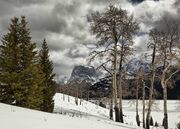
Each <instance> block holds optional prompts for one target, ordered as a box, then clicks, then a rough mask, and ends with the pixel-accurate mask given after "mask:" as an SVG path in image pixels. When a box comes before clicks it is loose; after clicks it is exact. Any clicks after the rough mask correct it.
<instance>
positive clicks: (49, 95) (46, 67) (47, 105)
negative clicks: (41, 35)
mask: <svg viewBox="0 0 180 129" xmlns="http://www.w3.org/2000/svg"><path fill="white" fill-rule="evenodd" d="M39 56H40V67H41V70H42V71H43V73H44V74H45V80H44V82H43V85H44V90H43V104H42V110H43V111H46V112H53V109H54V100H53V96H54V94H55V93H56V83H55V81H54V80H53V78H54V76H55V74H53V63H52V61H50V60H49V49H48V46H47V43H46V40H45V39H44V41H43V44H42V49H41V51H40V54H39Z"/></svg>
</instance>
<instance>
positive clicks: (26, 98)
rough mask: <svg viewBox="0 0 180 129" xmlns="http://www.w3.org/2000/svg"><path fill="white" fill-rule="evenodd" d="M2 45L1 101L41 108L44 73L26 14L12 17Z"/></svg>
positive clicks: (0, 55) (0, 54)
mask: <svg viewBox="0 0 180 129" xmlns="http://www.w3.org/2000/svg"><path fill="white" fill-rule="evenodd" d="M0 48H1V51H0V58H1V61H0V70H1V71H0V79H1V98H2V99H1V101H2V102H5V103H9V104H14V105H17V106H22V107H27V108H32V109H38V110H40V107H41V104H42V99H43V96H42V91H43V86H42V82H43V80H44V74H43V73H42V72H41V70H40V68H39V64H38V60H37V59H38V58H37V51H35V48H36V45H35V43H32V42H31V37H30V31H29V29H28V28H27V22H26V19H25V17H24V16H22V17H21V20H19V19H18V18H14V19H12V24H11V25H10V29H9V33H7V34H6V35H5V36H4V38H3V40H2V45H1V46H0ZM6 98H7V99H6Z"/></svg>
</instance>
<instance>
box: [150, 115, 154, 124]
mask: <svg viewBox="0 0 180 129" xmlns="http://www.w3.org/2000/svg"><path fill="white" fill-rule="evenodd" d="M150 125H152V126H153V125H154V122H153V118H152V116H151V119H150Z"/></svg>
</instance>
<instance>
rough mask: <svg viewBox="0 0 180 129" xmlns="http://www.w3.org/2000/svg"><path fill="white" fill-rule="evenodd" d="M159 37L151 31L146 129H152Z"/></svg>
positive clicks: (157, 33) (154, 31) (155, 32)
mask: <svg viewBox="0 0 180 129" xmlns="http://www.w3.org/2000/svg"><path fill="white" fill-rule="evenodd" d="M159 35H160V33H159V32H158V31H157V30H156V29H153V30H151V31H150V33H149V36H150V42H149V44H148V47H149V48H151V49H152V55H151V57H152V59H151V85H150V88H149V102H148V111H147V115H146V129H150V116H151V107H152V104H153V101H152V99H153V91H154V80H155V76H156V65H157V60H156V55H157V44H158V42H159Z"/></svg>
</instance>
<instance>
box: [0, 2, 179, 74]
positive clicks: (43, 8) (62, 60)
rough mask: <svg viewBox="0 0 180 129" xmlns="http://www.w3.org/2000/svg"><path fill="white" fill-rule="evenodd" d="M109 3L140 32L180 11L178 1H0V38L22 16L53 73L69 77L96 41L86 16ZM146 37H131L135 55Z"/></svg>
mask: <svg viewBox="0 0 180 129" xmlns="http://www.w3.org/2000/svg"><path fill="white" fill-rule="evenodd" d="M110 3H111V4H116V5H117V6H118V7H122V8H123V9H127V10H128V11H129V12H130V13H132V14H134V15H135V18H137V19H138V22H141V25H140V26H141V30H142V31H143V33H147V32H148V31H149V29H150V28H152V27H154V26H155V25H156V26H160V25H159V24H157V22H158V21H160V19H161V18H162V16H164V14H167V17H169V18H170V19H175V18H176V17H179V16H178V15H177V14H174V15H171V14H173V13H174V11H175V10H177V11H179V12H180V8H179V5H180V2H179V0H176V2H175V0H162V1H157V2H154V1H150V0H145V1H143V2H140V3H138V4H132V3H131V2H129V0H0V36H2V34H5V33H6V32H7V30H8V26H9V23H10V18H13V17H14V16H18V17H19V16H21V15H25V16H26V18H27V20H28V22H29V24H28V25H29V27H30V31H31V35H32V40H33V42H36V43H37V46H38V48H40V47H41V43H42V41H43V39H44V38H46V41H47V43H48V46H49V49H50V51H51V52H50V58H51V59H52V60H53V63H54V71H55V72H56V73H57V74H59V75H69V74H70V72H71V70H72V68H73V66H74V65H78V64H85V63H86V62H85V58H86V57H87V56H88V53H89V51H90V49H89V48H88V47H90V48H91V47H94V43H95V42H96V40H95V38H94V36H92V35H91V34H90V31H89V30H90V28H89V24H88V23H87V21H86V15H87V14H89V13H91V12H94V11H97V10H102V9H104V8H106V7H107V6H108V4H110ZM171 4H173V6H171ZM168 13H169V14H168ZM147 38H148V37H147V35H146V34H145V35H139V36H137V37H136V38H135V47H137V51H139V53H141V52H143V51H144V49H145V45H144V42H146V41H147ZM82 44H83V45H82ZM87 44H89V45H87ZM141 46H143V48H141Z"/></svg>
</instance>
